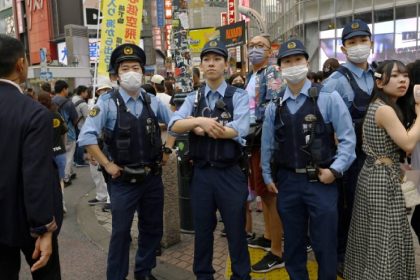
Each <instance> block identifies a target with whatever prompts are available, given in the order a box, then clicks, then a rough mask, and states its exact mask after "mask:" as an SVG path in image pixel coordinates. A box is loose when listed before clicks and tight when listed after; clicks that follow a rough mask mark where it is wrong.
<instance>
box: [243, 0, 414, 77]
mask: <svg viewBox="0 0 420 280" xmlns="http://www.w3.org/2000/svg"><path fill="white" fill-rule="evenodd" d="M250 4H251V7H252V8H254V9H256V10H258V11H260V12H261V14H262V15H263V17H264V18H265V20H266V23H267V26H268V31H269V33H270V35H271V37H272V39H273V40H275V41H278V42H280V43H281V42H283V41H285V40H287V39H288V38H291V37H297V38H299V39H301V40H303V41H304V43H305V45H306V47H307V49H308V52H309V54H310V57H311V67H312V69H313V70H318V69H321V67H322V64H323V62H324V61H325V60H326V59H327V58H329V57H336V58H337V59H338V60H339V61H344V60H345V56H344V55H343V53H342V52H341V49H340V46H341V32H342V28H343V26H344V25H345V24H346V23H347V22H349V21H351V20H352V19H362V20H364V21H365V22H367V23H368V24H369V26H370V28H371V31H372V39H373V41H374V49H373V55H372V56H371V58H370V59H371V61H383V60H385V59H398V60H401V61H403V62H405V63H408V62H411V61H413V60H415V59H419V58H420V48H419V40H420V33H419V31H420V19H419V16H420V1H419V0H261V1H251V2H250Z"/></svg>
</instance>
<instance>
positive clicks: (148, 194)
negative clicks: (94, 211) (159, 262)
mask: <svg viewBox="0 0 420 280" xmlns="http://www.w3.org/2000/svg"><path fill="white" fill-rule="evenodd" d="M109 184H110V185H111V189H112V195H111V205H112V207H111V213H112V234H111V241H110V244H109V253H108V268H107V279H108V280H122V279H125V278H126V277H127V275H128V267H129V252H130V243H131V236H130V229H131V224H132V222H133V217H134V212H135V211H136V210H137V213H138V219H139V222H138V225H137V226H138V231H139V238H138V249H137V253H136V260H135V268H134V273H135V275H136V276H137V277H140V276H147V275H150V272H151V270H152V269H153V268H154V267H155V266H156V252H155V250H156V248H158V246H159V244H160V241H161V239H162V233H163V184H162V178H161V176H154V175H149V176H147V177H146V178H145V180H144V181H143V182H142V183H138V184H130V183H126V182H123V181H121V179H119V178H117V179H112V180H110V182H109Z"/></svg>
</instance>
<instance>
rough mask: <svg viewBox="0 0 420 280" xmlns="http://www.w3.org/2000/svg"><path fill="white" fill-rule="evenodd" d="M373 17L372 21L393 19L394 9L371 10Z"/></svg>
mask: <svg viewBox="0 0 420 280" xmlns="http://www.w3.org/2000/svg"><path fill="white" fill-rule="evenodd" d="M373 18H374V22H383V21H390V20H394V10H393V9H386V10H379V11H373Z"/></svg>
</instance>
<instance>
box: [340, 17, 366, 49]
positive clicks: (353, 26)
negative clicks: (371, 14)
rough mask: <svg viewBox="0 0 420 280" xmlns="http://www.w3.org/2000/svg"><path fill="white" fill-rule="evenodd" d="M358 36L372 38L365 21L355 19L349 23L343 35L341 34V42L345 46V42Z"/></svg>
mask: <svg viewBox="0 0 420 280" xmlns="http://www.w3.org/2000/svg"><path fill="white" fill-rule="evenodd" d="M356 36H369V37H371V36H372V33H371V32H370V28H369V26H368V25H367V23H366V22H364V21H363V20H360V19H355V20H353V21H352V22H349V23H347V24H346V25H345V26H344V28H343V33H341V42H342V43H343V44H344V41H345V40H348V39H350V38H353V37H356Z"/></svg>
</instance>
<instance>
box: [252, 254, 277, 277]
mask: <svg viewBox="0 0 420 280" xmlns="http://www.w3.org/2000/svg"><path fill="white" fill-rule="evenodd" d="M282 267H284V261H283V258H281V257H279V256H276V255H274V254H273V253H271V252H268V253H267V254H266V255H265V256H264V257H263V258H262V259H261V260H260V261H259V262H257V263H256V264H254V265H253V266H252V267H251V269H252V271H253V272H258V273H265V272H269V271H272V270H274V269H278V268H282Z"/></svg>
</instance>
